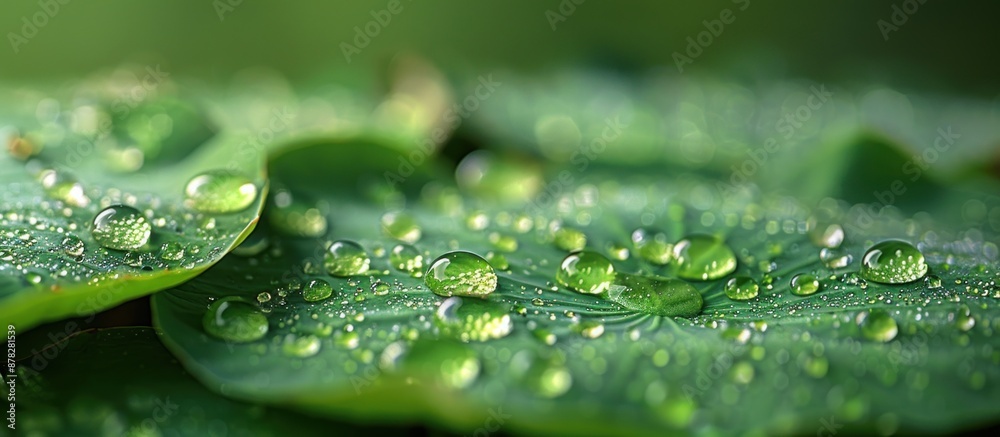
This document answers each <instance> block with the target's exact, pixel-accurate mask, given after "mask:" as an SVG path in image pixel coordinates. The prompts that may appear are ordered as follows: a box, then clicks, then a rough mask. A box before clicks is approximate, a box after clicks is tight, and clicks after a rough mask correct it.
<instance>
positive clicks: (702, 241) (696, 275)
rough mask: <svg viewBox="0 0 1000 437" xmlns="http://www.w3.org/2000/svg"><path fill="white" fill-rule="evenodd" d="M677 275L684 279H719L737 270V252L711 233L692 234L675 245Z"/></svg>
mask: <svg viewBox="0 0 1000 437" xmlns="http://www.w3.org/2000/svg"><path fill="white" fill-rule="evenodd" d="M674 258H676V259H677V276H680V277H681V278H684V279H694V280H712V279H719V278H721V277H723V276H726V275H728V274H730V273H732V272H733V271H734V270H736V254H735V253H733V250H732V249H730V248H729V246H727V245H726V243H725V242H724V241H722V240H721V239H719V238H716V237H714V236H711V235H692V236H689V237H687V238H685V239H683V240H681V241H678V242H677V244H676V245H674Z"/></svg>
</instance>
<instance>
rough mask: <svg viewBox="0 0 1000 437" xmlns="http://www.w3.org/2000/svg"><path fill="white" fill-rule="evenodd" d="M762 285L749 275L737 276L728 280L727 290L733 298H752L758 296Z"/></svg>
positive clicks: (727, 294)
mask: <svg viewBox="0 0 1000 437" xmlns="http://www.w3.org/2000/svg"><path fill="white" fill-rule="evenodd" d="M759 291H760V286H759V285H757V281H755V280H754V279H753V278H751V277H749V276H736V277H734V278H730V279H729V281H727V282H726V287H725V292H726V296H728V297H729V298H730V299H732V300H750V299H753V298H755V297H757V293H758V292H759Z"/></svg>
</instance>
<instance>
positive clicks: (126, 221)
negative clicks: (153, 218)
mask: <svg viewBox="0 0 1000 437" xmlns="http://www.w3.org/2000/svg"><path fill="white" fill-rule="evenodd" d="M151 231H152V226H151V225H150V224H149V221H148V220H146V217H145V216H143V215H142V213H141V212H139V210H137V209H135V208H132V207H131V206H125V205H111V206H109V207H107V208H104V209H103V210H102V211H101V212H99V213H97V216H96V217H94V224H93V230H92V231H91V232H92V234H93V236H94V240H96V241H97V242H98V243H99V244H100V245H101V246H104V247H107V248H108V249H115V250H135V249H138V248H140V247H142V246H143V245H145V244H146V242H148V241H149V234H150V232H151Z"/></svg>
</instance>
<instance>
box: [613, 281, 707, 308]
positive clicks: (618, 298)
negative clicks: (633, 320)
mask: <svg viewBox="0 0 1000 437" xmlns="http://www.w3.org/2000/svg"><path fill="white" fill-rule="evenodd" d="M608 298H609V299H611V300H612V301H614V302H616V303H618V304H619V305H621V306H623V307H625V308H628V309H631V310H635V311H641V312H644V313H647V314H653V315H657V316H663V317H694V316H696V315H698V314H700V313H701V307H702V306H703V305H704V300H703V299H702V297H701V293H699V292H698V290H697V289H695V288H694V287H693V286H691V284H688V283H687V282H684V281H682V280H680V279H670V278H658V277H650V276H641V275H631V274H626V273H618V274H617V275H616V277H615V281H614V284H613V285H611V288H610V290H609V291H608Z"/></svg>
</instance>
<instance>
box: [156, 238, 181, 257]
mask: <svg viewBox="0 0 1000 437" xmlns="http://www.w3.org/2000/svg"><path fill="white" fill-rule="evenodd" d="M182 258H184V246H182V245H181V244H180V243H178V242H176V241H170V242H167V243H163V245H161V246H160V259H162V260H164V261H179V260H181V259H182Z"/></svg>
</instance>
